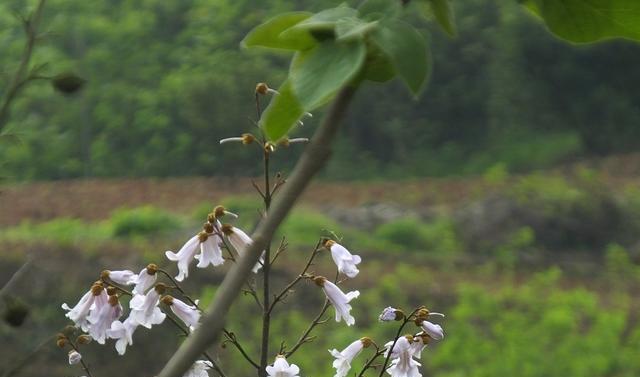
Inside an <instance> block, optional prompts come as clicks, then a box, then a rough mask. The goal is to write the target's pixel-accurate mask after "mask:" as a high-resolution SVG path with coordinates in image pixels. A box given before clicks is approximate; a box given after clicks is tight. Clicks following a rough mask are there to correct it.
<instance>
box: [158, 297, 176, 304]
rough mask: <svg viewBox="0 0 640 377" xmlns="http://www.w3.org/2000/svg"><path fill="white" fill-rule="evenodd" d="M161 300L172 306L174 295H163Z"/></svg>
mask: <svg viewBox="0 0 640 377" xmlns="http://www.w3.org/2000/svg"><path fill="white" fill-rule="evenodd" d="M160 301H162V303H163V304H165V305H167V306H171V305H173V296H170V295H166V296H162V298H161V299H160Z"/></svg>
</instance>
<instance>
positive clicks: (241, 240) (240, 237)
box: [222, 224, 264, 273]
mask: <svg viewBox="0 0 640 377" xmlns="http://www.w3.org/2000/svg"><path fill="white" fill-rule="evenodd" d="M222 233H224V235H225V236H227V239H228V240H229V242H230V243H231V246H233V248H234V249H236V251H237V252H238V254H242V253H244V252H245V250H247V248H248V247H249V245H251V244H252V243H253V240H252V239H251V237H249V235H247V233H245V232H244V231H243V230H242V229H240V228H236V227H235V226H231V225H229V224H224V225H222ZM263 264H264V251H263V252H262V255H260V260H259V261H258V263H256V265H255V266H253V270H251V271H253V273H257V272H258V270H260V268H261V267H262V265H263Z"/></svg>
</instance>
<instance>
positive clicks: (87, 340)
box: [76, 334, 93, 344]
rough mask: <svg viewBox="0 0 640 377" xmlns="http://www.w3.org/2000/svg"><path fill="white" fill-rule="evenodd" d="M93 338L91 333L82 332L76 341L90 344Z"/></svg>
mask: <svg viewBox="0 0 640 377" xmlns="http://www.w3.org/2000/svg"><path fill="white" fill-rule="evenodd" d="M91 340H93V339H92V338H91V337H90V336H89V335H86V334H82V335H79V336H78V338H76V343H78V344H89V343H91Z"/></svg>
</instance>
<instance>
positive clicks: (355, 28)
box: [336, 18, 378, 42]
mask: <svg viewBox="0 0 640 377" xmlns="http://www.w3.org/2000/svg"><path fill="white" fill-rule="evenodd" d="M377 25H378V21H371V22H364V21H362V20H360V19H358V18H345V19H342V20H340V21H338V22H337V23H336V39H337V40H338V41H341V42H347V41H355V40H362V39H364V37H365V36H366V35H367V34H369V33H371V31H373V30H374V29H375V28H376V26H377Z"/></svg>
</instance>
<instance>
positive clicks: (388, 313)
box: [378, 306, 404, 322]
mask: <svg viewBox="0 0 640 377" xmlns="http://www.w3.org/2000/svg"><path fill="white" fill-rule="evenodd" d="M403 318H404V313H403V312H402V310H399V309H396V308H392V307H391V306H387V307H386V308H384V309H383V310H382V313H380V316H379V317H378V319H379V320H380V321H383V322H387V321H399V320H401V319H403Z"/></svg>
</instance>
